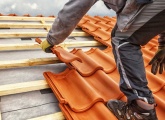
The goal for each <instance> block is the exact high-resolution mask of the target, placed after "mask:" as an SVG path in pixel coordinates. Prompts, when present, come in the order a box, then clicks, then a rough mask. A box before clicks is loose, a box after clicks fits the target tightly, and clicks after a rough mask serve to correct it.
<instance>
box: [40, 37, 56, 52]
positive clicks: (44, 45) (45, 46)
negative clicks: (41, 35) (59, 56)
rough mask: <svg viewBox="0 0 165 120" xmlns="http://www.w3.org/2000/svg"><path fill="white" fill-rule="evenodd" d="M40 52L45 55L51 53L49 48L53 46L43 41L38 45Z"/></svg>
mask: <svg viewBox="0 0 165 120" xmlns="http://www.w3.org/2000/svg"><path fill="white" fill-rule="evenodd" d="M40 46H41V48H42V50H43V51H44V52H46V53H51V52H52V51H51V48H52V47H53V45H51V44H49V43H48V41H47V40H44V41H42V42H41V44H40Z"/></svg>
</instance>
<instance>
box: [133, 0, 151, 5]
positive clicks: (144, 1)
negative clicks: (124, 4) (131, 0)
mask: <svg viewBox="0 0 165 120" xmlns="http://www.w3.org/2000/svg"><path fill="white" fill-rule="evenodd" d="M136 1H137V3H138V4H148V3H152V2H153V0H136Z"/></svg>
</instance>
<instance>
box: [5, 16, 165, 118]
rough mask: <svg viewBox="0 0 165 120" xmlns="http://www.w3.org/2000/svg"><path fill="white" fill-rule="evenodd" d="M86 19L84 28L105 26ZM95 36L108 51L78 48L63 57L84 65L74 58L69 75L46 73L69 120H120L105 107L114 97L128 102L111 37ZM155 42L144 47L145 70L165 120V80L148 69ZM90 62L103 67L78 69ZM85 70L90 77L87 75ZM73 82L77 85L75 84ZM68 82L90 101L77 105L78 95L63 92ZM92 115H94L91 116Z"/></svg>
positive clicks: (160, 113) (67, 71)
mask: <svg viewBox="0 0 165 120" xmlns="http://www.w3.org/2000/svg"><path fill="white" fill-rule="evenodd" d="M85 18H86V21H85V22H83V23H82V25H83V24H85V23H87V22H91V23H92V21H94V22H95V23H93V24H96V25H99V23H101V20H98V19H96V18H95V19H92V21H90V20H88V19H87V18H90V19H91V17H89V16H88V17H86V16H85ZM113 19H114V18H113ZM96 21H97V22H96ZM108 23H110V22H108ZM104 24H105V23H104ZM101 28H102V27H101ZM97 30H101V31H105V29H104V28H103V29H97ZM95 31H96V30H95ZM96 33H97V32H96ZM103 33H104V32H103ZM95 35H96V36H99V38H100V39H99V40H100V41H101V42H102V43H103V42H104V44H106V45H107V46H109V47H108V48H107V49H105V50H99V49H94V48H93V49H91V50H89V51H87V52H83V51H82V50H80V49H74V50H72V51H71V52H70V53H66V54H65V56H63V55H62V56H63V57H65V59H64V60H66V61H68V60H69V59H67V58H66V57H67V54H74V55H76V56H77V57H78V58H80V59H81V60H82V61H83V62H77V61H75V60H76V59H73V61H69V62H70V63H69V64H68V62H66V63H67V64H68V67H69V68H70V70H66V71H65V72H63V73H60V74H54V73H50V72H49V73H48V74H47V73H45V74H46V76H47V75H48V76H47V77H48V78H47V81H48V83H49V85H50V87H51V88H52V89H53V90H54V92H55V93H56V94H57V96H58V99H59V100H60V108H61V110H62V111H63V113H64V115H65V116H66V118H67V119H68V120H71V119H74V120H76V119H81V118H82V116H83V117H84V116H86V118H85V119H86V120H88V119H89V120H91V119H95V120H97V119H99V120H100V119H104V120H109V116H111V119H112V120H116V118H115V117H114V116H113V115H112V113H111V112H110V111H109V110H108V109H107V108H106V107H105V105H104V103H105V102H106V101H107V100H108V99H110V98H113V97H114V98H115V99H122V100H123V99H124V100H125V97H124V96H123V94H122V93H121V92H120V91H119V89H118V82H119V81H118V80H119V74H118V72H117V69H116V66H115V62H114V60H113V55H112V49H111V48H110V45H109V44H107V43H105V41H106V42H107V41H108V36H106V37H102V35H101V34H100V33H99V34H98V35H97V34H95ZM107 35H108V34H107ZM151 41H153V40H151ZM153 43H154V42H152V44H150V45H149V47H148V46H143V49H145V50H143V51H145V52H144V54H143V56H144V59H146V64H145V65H146V66H145V67H146V71H147V72H146V73H147V78H148V79H149V87H150V88H151V90H152V91H153V92H154V95H155V96H156V101H157V102H158V107H157V108H156V109H157V110H158V118H159V119H160V120H163V119H164V118H163V116H164V109H165V106H164V104H165V102H164V96H162V94H163V93H164V87H165V86H164V82H165V81H164V79H163V76H162V75H158V76H154V75H152V74H151V73H150V72H149V70H150V69H148V68H149V67H150V66H148V64H147V59H148V58H149V57H151V56H152V55H153V53H152V52H153V51H155V50H156V49H155V46H154V44H153ZM60 51H61V49H59V51H58V52H59V53H60V54H62V53H63V52H64V51H63V50H62V51H63V52H60ZM150 51H152V52H150ZM101 55H103V56H101ZM62 56H61V55H60V57H62ZM100 56H101V57H100ZM60 57H59V59H60ZM99 58H101V59H99ZM84 59H87V60H84ZM89 59H90V60H94V61H95V62H96V66H101V67H94V68H91V69H90V70H91V71H87V72H86V71H85V69H84V68H82V69H78V68H79V66H80V64H83V65H82V67H84V66H87V64H85V61H90V60H89ZM87 63H88V62H87ZM102 63H103V64H102ZM108 63H111V64H108ZM108 65H110V66H108ZM111 65H112V66H111ZM88 66H90V65H88ZM94 66H95V65H94ZM91 67H92V66H91ZM72 68H76V69H72ZM95 68H99V69H95ZM88 70H89V69H88ZM92 70H94V71H92ZM84 71H85V73H87V74H84ZM71 73H74V74H75V76H77V77H78V78H76V77H75V76H73V75H72V74H71ZM65 74H66V76H65V77H58V76H63V75H65ZM56 79H58V81H56ZM71 79H72V80H73V81H75V82H73V81H72V80H71ZM74 79H75V80H74ZM77 80H79V81H77ZM101 80H102V81H101ZM58 82H59V83H58ZM65 82H70V84H71V86H69V87H70V89H71V90H72V89H73V88H75V89H76V92H78V93H79V95H80V94H82V96H84V93H85V96H87V95H89V96H88V97H89V98H88V97H83V98H82V100H83V99H85V100H84V101H81V100H80V102H78V103H82V104H77V101H76V99H74V97H75V96H74V94H71V95H73V96H69V95H70V94H69V95H68V94H67V92H71V91H66V92H63V90H64V89H66V88H67V87H68V86H67V85H66V83H65ZM79 82H81V83H82V84H83V85H82V84H80V83H79ZM60 83H64V84H60ZM97 83H99V84H97ZM16 86H17V85H16ZM84 86H88V87H84ZM25 87H26V86H25ZM86 88H90V90H92V91H93V92H92V93H94V94H92V93H91V92H88V90H87V89H86ZM100 88H101V89H100ZM31 89H33V88H31ZM38 89H42V88H38ZM18 91H19V90H18ZM22 91H23V90H22ZM25 91H26V90H25ZM25 91H23V92H25ZM27 91H28V90H27ZM85 91H86V92H85ZM105 91H107V92H105ZM113 91H115V92H113ZM20 92H21V91H20ZM83 92H84V93H83ZM108 92H110V93H111V92H112V93H111V94H108V95H106V94H104V93H108ZM18 93H19V92H18ZM72 93H74V92H72ZM89 93H91V94H89ZM116 93H118V94H116ZM6 94H8V93H6ZM64 98H65V99H64ZM68 98H69V99H68ZM73 101H75V102H73ZM83 102H84V103H85V104H84V103H83ZM100 107H101V111H99V110H100ZM103 110H104V112H103ZM98 111H99V112H98ZM89 114H90V115H91V116H89ZM107 115H108V118H107ZM44 118H45V117H44Z"/></svg>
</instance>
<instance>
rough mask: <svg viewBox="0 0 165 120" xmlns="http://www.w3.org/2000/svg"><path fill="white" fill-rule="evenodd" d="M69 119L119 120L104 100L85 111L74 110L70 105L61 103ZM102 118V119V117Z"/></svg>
mask: <svg viewBox="0 0 165 120" xmlns="http://www.w3.org/2000/svg"><path fill="white" fill-rule="evenodd" d="M59 106H60V108H61V110H62V111H63V113H64V115H65V117H66V118H67V120H109V119H110V118H111V120H117V119H116V117H115V116H114V115H113V114H112V113H111V112H110V111H109V110H108V109H107V108H106V106H105V105H104V104H103V103H102V102H97V103H96V104H94V105H93V106H92V107H91V108H90V109H88V110H86V111H84V112H77V113H75V112H73V111H72V110H71V109H70V107H69V106H68V105H64V104H60V105H59ZM100 118H101V119H100Z"/></svg>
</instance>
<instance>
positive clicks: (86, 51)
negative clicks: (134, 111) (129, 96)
mask: <svg viewBox="0 0 165 120" xmlns="http://www.w3.org/2000/svg"><path fill="white" fill-rule="evenodd" d="M53 20H54V18H53V17H43V16H42V17H41V16H40V17H25V16H24V17H21V16H12V17H11V16H0V21H1V22H0V41H1V42H0V54H1V57H0V69H1V72H0V75H1V78H0V85H1V86H0V96H1V106H0V107H1V117H2V120H13V119H14V120H25V119H32V120H42V119H43V120H51V119H54V120H63V119H68V120H91V119H94V120H116V118H115V117H114V116H113V114H112V113H111V112H110V111H109V110H108V109H107V108H106V106H105V103H106V102H107V101H108V100H109V99H121V100H124V101H126V97H125V96H124V95H123V93H121V92H120V90H119V86H118V83H119V74H118V71H117V69H116V65H115V61H114V58H113V54H112V48H111V44H110V41H111V39H110V31H111V30H112V28H113V26H114V24H115V21H116V19H115V18H112V17H108V16H105V17H99V16H94V17H92V16H89V15H85V16H84V17H83V19H82V20H81V21H80V22H79V24H78V25H77V27H76V28H75V30H74V31H73V32H72V33H71V35H70V37H68V38H67V39H66V40H65V41H64V42H63V43H62V44H60V46H55V47H54V50H53V52H54V54H51V53H49V54H48V53H44V52H43V51H42V50H41V49H40V47H39V45H38V44H37V43H36V42H35V38H37V37H39V38H40V39H41V40H44V39H45V38H46V34H47V31H48V30H49V28H50V27H51V24H52V22H53ZM156 50H157V36H156V37H155V38H153V39H152V40H151V41H150V42H149V43H148V44H147V45H145V46H142V52H143V57H144V63H145V68H146V74H147V78H148V82H149V87H150V88H151V90H152V91H153V93H154V96H155V99H156V102H157V104H158V106H157V107H156V109H157V114H158V118H159V120H164V118H163V117H164V113H165V101H164V100H165V97H164V93H165V87H164V85H165V72H164V73H163V74H162V75H153V74H152V73H151V72H150V68H151V66H149V65H148V62H149V60H150V59H151V58H152V56H153V55H154V53H155V51H156ZM43 73H44V76H43ZM45 79H46V80H45ZM50 88H51V89H50Z"/></svg>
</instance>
